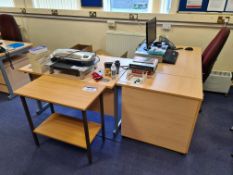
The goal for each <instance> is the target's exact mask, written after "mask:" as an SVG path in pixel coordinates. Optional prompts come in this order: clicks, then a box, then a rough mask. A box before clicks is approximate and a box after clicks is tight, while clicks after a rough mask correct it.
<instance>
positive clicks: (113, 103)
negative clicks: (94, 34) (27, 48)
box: [19, 55, 132, 135]
mask: <svg viewBox="0 0 233 175" xmlns="http://www.w3.org/2000/svg"><path fill="white" fill-rule="evenodd" d="M99 57H100V62H99V63H98V65H97V69H96V70H95V71H97V72H98V71H99V70H101V71H102V72H103V70H104V62H107V61H108V62H109V61H115V60H120V61H121V65H128V64H129V62H130V61H132V60H131V59H126V58H117V57H110V56H102V55H101V56H99ZM19 70H20V71H22V72H24V73H28V74H29V76H30V78H31V80H33V79H35V78H38V77H40V76H41V75H42V74H41V73H38V72H35V71H33V70H32V68H31V65H26V66H24V67H22V68H20V69H19ZM124 73H125V70H124V69H120V73H119V75H118V77H117V78H116V79H114V80H113V79H111V78H110V77H106V76H104V78H105V79H108V80H109V81H108V82H106V81H98V84H100V85H104V86H106V90H105V92H104V95H103V96H104V97H103V98H104V108H105V114H107V115H110V116H114V119H115V127H114V131H113V133H114V135H117V134H118V131H119V126H120V124H121V120H120V117H119V114H118V108H119V107H118V87H117V86H116V83H117V81H118V79H119V78H120V77H121V76H122V75H123V74H124ZM43 74H44V75H48V74H49V71H47V72H45V73H43ZM52 76H56V77H62V78H65V79H73V80H79V78H78V77H76V76H72V75H67V74H61V73H60V72H59V71H58V72H55V74H52ZM81 81H83V82H88V83H96V81H95V80H93V79H92V77H91V73H89V74H88V75H86V76H85V78H84V80H81ZM47 106H48V105H47ZM38 109H39V110H38V111H39V113H40V112H42V111H43V109H45V107H44V108H42V104H41V102H38ZM90 110H94V111H97V112H99V103H98V102H94V103H93V104H92V106H91V107H90Z"/></svg>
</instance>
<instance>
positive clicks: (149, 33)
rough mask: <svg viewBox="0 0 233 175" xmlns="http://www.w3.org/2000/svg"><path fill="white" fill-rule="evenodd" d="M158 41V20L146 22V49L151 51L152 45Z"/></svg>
mask: <svg viewBox="0 0 233 175" xmlns="http://www.w3.org/2000/svg"><path fill="white" fill-rule="evenodd" d="M155 40H156V18H153V19H151V20H149V21H147V22H146V47H147V49H150V47H151V44H152V43H153V42H154V41H155Z"/></svg>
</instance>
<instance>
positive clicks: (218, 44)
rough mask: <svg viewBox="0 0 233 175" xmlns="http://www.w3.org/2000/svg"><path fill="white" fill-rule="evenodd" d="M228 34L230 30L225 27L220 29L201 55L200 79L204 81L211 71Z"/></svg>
mask: <svg viewBox="0 0 233 175" xmlns="http://www.w3.org/2000/svg"><path fill="white" fill-rule="evenodd" d="M229 34H230V29H229V28H227V27H223V28H221V30H220V31H219V32H218V34H217V35H216V36H215V38H214V39H213V40H212V41H211V43H210V44H209V45H208V47H207V48H206V49H205V50H204V52H203V53H202V78H203V82H205V81H206V79H207V78H208V76H209V74H210V73H211V70H212V68H213V66H214V63H215V61H216V60H217V58H218V56H219V54H220V52H221V50H222V48H223V46H224V44H225V43H226V41H227V38H228V36H229Z"/></svg>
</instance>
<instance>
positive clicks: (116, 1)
mask: <svg viewBox="0 0 233 175" xmlns="http://www.w3.org/2000/svg"><path fill="white" fill-rule="evenodd" d="M148 5H149V0H110V9H111V11H113V12H135V13H140V12H148Z"/></svg>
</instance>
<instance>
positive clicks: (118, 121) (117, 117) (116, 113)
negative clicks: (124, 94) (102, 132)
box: [113, 86, 121, 137]
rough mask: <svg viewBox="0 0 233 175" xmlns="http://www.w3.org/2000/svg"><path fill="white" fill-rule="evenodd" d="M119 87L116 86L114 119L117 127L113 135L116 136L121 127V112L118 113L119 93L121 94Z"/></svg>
mask: <svg viewBox="0 0 233 175" xmlns="http://www.w3.org/2000/svg"><path fill="white" fill-rule="evenodd" d="M118 91H119V88H118V87H117V86H116V87H115V88H114V119H115V128H114V130H113V135H114V137H116V136H117V135H118V133H119V130H120V127H121V120H120V119H119V113H118V109H119V108H118V94H119V92H118Z"/></svg>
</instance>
